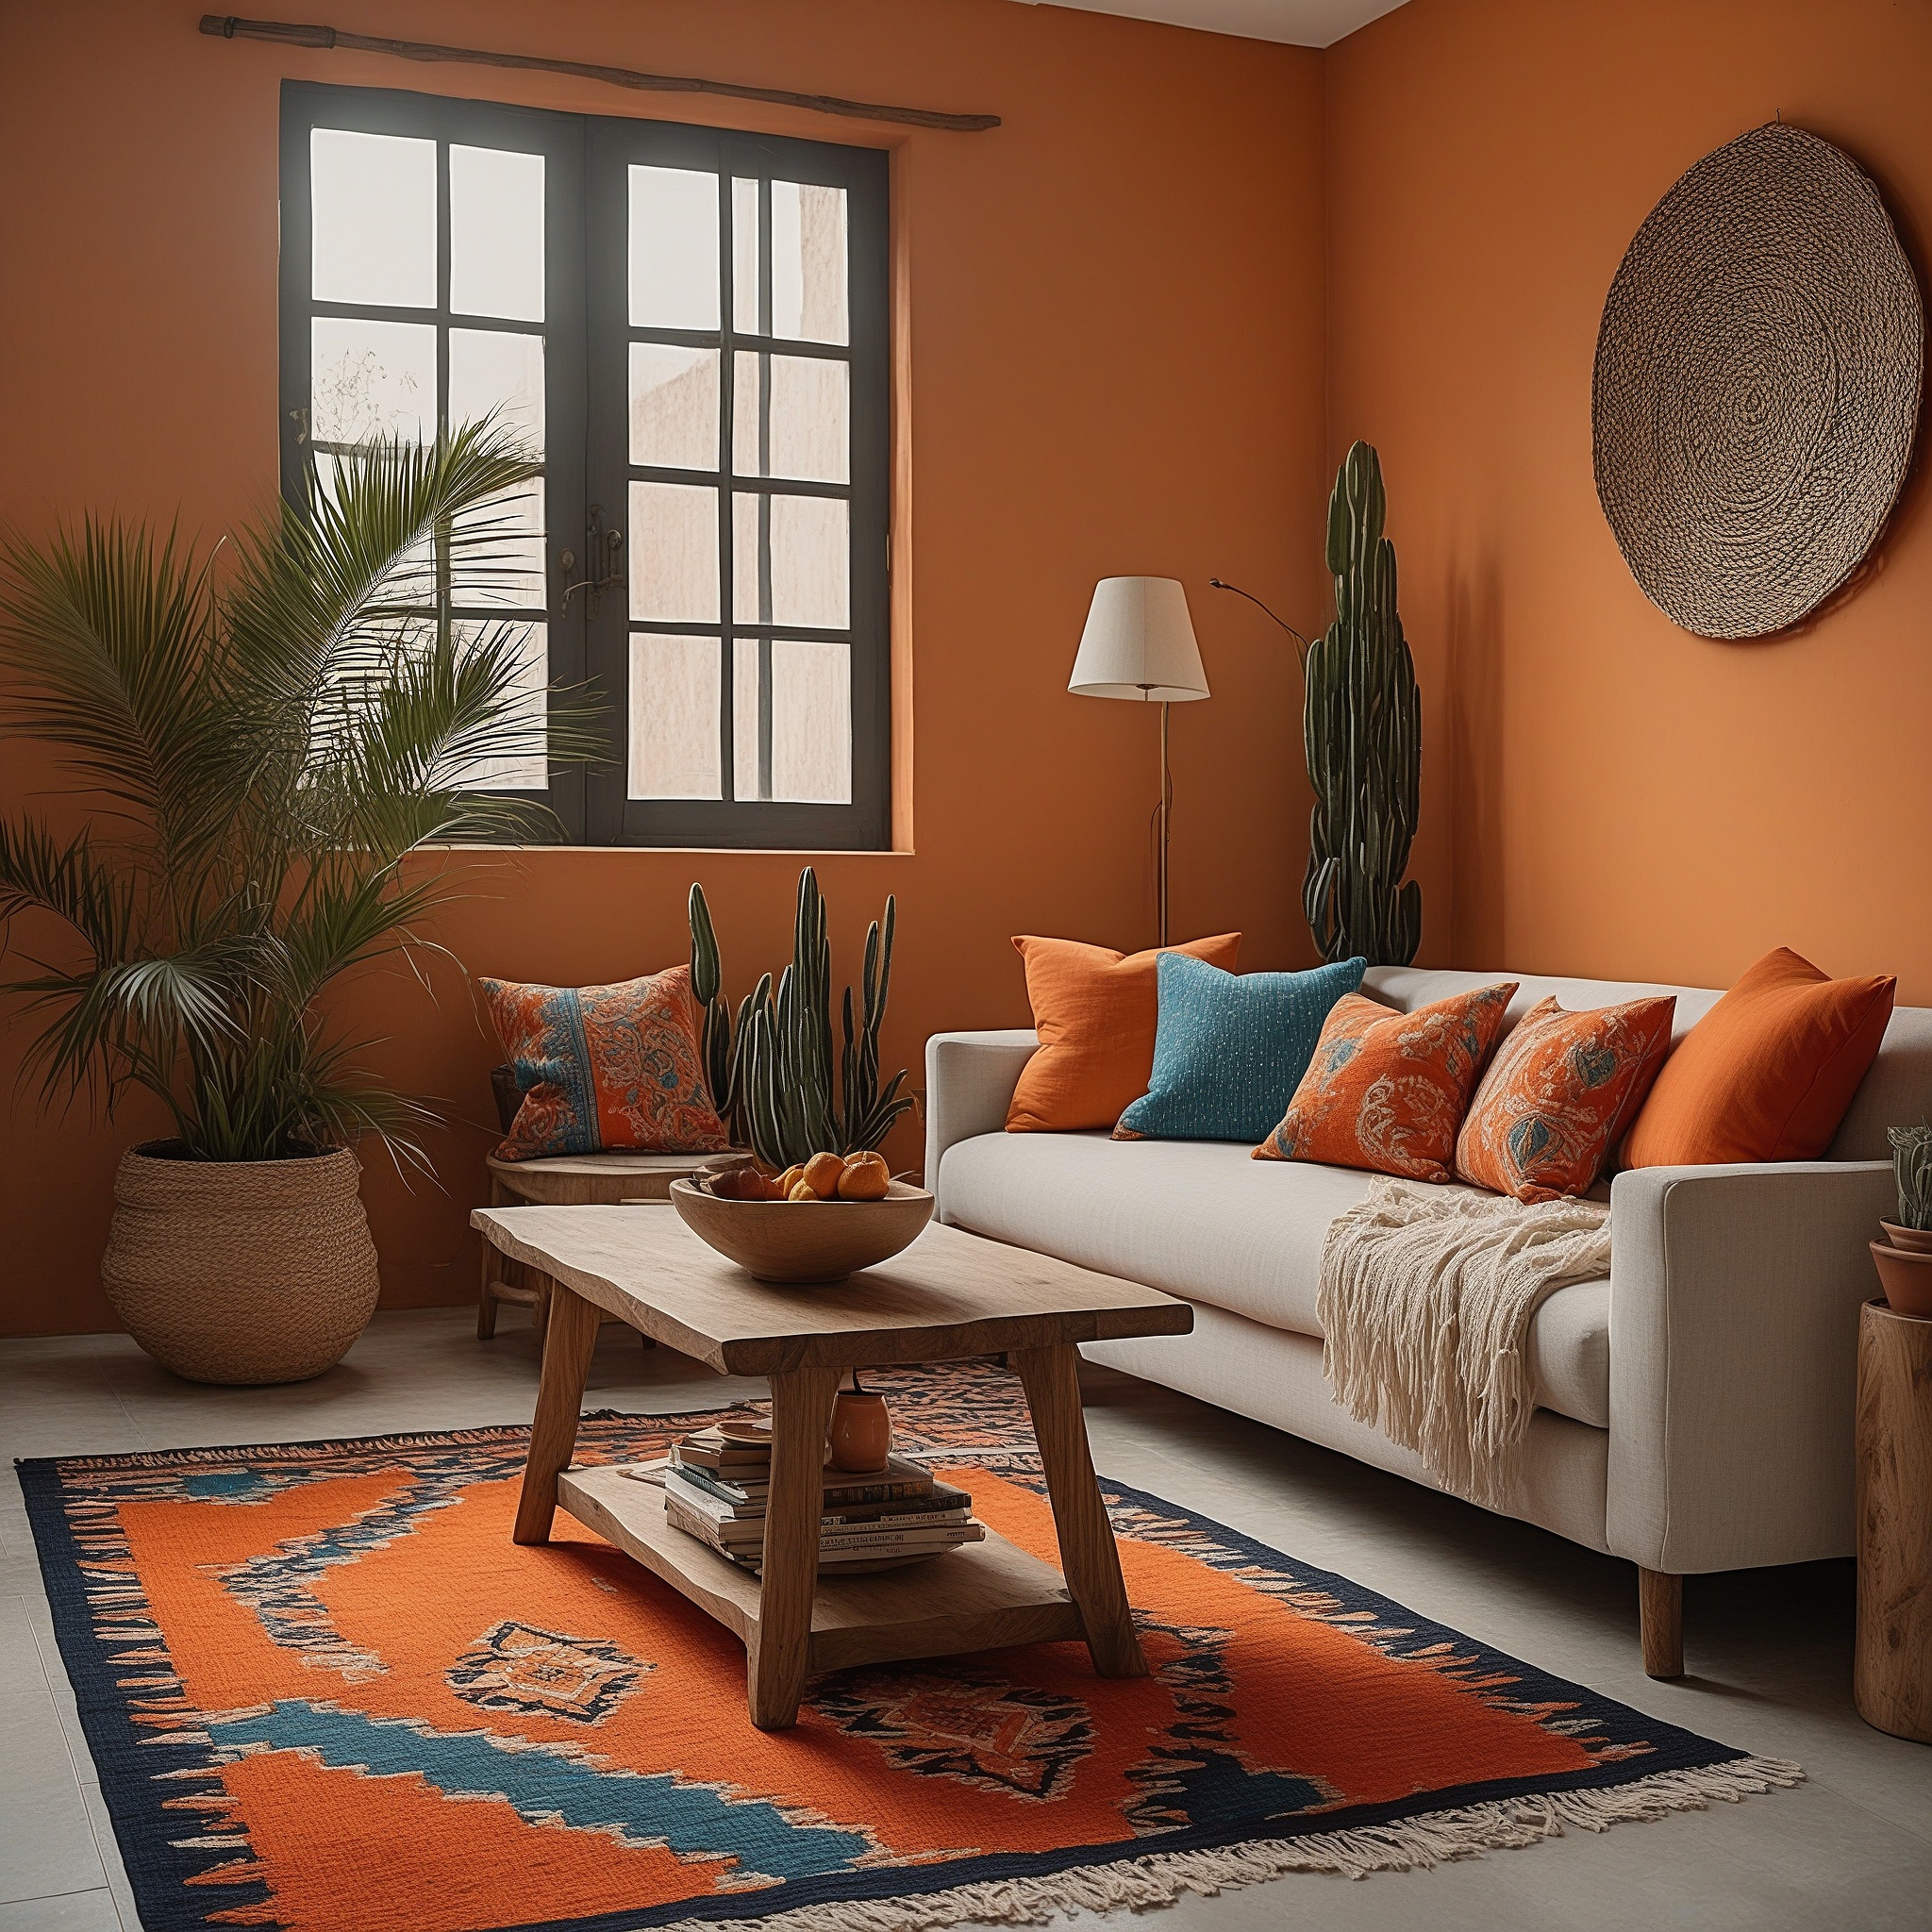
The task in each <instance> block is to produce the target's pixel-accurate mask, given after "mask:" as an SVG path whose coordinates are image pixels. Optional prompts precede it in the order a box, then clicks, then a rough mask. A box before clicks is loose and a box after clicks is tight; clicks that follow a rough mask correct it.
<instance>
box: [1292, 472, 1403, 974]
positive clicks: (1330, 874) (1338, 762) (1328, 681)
mask: <svg viewBox="0 0 1932 1932" xmlns="http://www.w3.org/2000/svg"><path fill="white" fill-rule="evenodd" d="M1387 508H1388V506H1387V501H1386V499H1385V497H1384V495H1383V492H1382V463H1381V459H1380V458H1378V457H1377V456H1376V454H1375V452H1374V449H1373V448H1372V447H1371V446H1370V445H1369V444H1368V443H1366V442H1357V443H1356V444H1355V445H1354V447H1353V448H1351V449H1350V451H1349V453H1348V455H1347V457H1346V458H1344V460H1343V462H1342V465H1341V470H1340V471H1339V472H1338V473H1337V475H1336V478H1335V491H1334V493H1333V495H1331V496H1330V497H1329V499H1328V568H1329V569H1330V570H1331V571H1333V572H1334V574H1335V622H1334V623H1333V624H1331V625H1329V626H1328V629H1327V631H1326V633H1325V634H1324V636H1322V637H1320V638H1318V639H1316V641H1314V642H1313V643H1312V644H1311V645H1309V647H1308V655H1307V675H1306V697H1305V700H1304V708H1303V713H1302V735H1303V741H1304V743H1305V745H1306V747H1307V759H1308V781H1309V783H1310V784H1311V785H1313V787H1314V789H1315V808H1314V811H1313V813H1312V814H1311V816H1310V821H1309V825H1308V870H1307V878H1306V879H1305V880H1304V882H1303V886H1302V905H1303V908H1304V909H1305V910H1306V912H1307V918H1308V928H1309V930H1310V931H1311V932H1312V933H1313V934H1314V936H1315V943H1316V945H1317V946H1319V947H1320V948H1321V950H1322V957H1323V958H1324V959H1352V958H1364V959H1366V960H1368V962H1369V963H1370V964H1371V965H1372V966H1407V964H1408V962H1409V961H1410V960H1411V959H1413V958H1415V954H1416V947H1417V946H1418V944H1420V942H1421V941H1422V931H1423V891H1422V887H1421V886H1420V885H1418V884H1417V883H1416V882H1415V880H1413V879H1410V880H1408V881H1407V884H1405V883H1404V882H1403V877H1402V875H1403V874H1404V873H1405V872H1406V871H1407V869H1408V848H1409V842H1410V841H1411V840H1412V839H1413V838H1414V837H1415V827H1416V818H1417V815H1418V808H1419V806H1420V803H1421V786H1422V742H1423V718H1422V695H1421V693H1420V692H1419V691H1417V690H1416V683H1415V664H1414V660H1413V659H1412V658H1410V656H1409V651H1408V643H1407V640H1406V639H1405V638H1404V637H1403V635H1402V618H1401V616H1400V614H1399V613H1398V612H1397V610H1396V607H1395V546H1394V545H1393V544H1392V543H1391V542H1390V541H1389V540H1388V538H1387V537H1385V536H1384V535H1383V534H1382V526H1383V523H1384V520H1385V517H1386V514H1387Z"/></svg>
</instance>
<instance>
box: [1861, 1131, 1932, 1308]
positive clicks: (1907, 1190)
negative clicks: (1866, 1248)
mask: <svg viewBox="0 0 1932 1932" xmlns="http://www.w3.org/2000/svg"><path fill="white" fill-rule="evenodd" d="M1890 1141H1891V1167H1892V1173H1893V1174H1894V1175H1895V1176H1896V1178H1897V1181H1898V1219H1897V1221H1895V1222H1893V1221H1881V1222H1880V1223H1879V1226H1880V1227H1882V1228H1883V1229H1884V1230H1885V1240H1884V1241H1874V1242H1873V1243H1872V1258H1873V1259H1874V1261H1875V1262H1876V1263H1877V1265H1878V1279H1879V1281H1880V1282H1881V1283H1882V1284H1883V1286H1884V1289H1885V1299H1886V1301H1887V1302H1888V1303H1890V1307H1891V1309H1892V1312H1893V1313H1894V1314H1899V1315H1915V1316H1920V1317H1926V1318H1932V1125H1927V1124H1924V1123H1922V1124H1920V1125H1918V1126H1916V1127H1893V1128H1892V1129H1891V1132H1890Z"/></svg>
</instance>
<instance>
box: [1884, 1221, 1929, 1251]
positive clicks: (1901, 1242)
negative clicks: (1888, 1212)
mask: <svg viewBox="0 0 1932 1932" xmlns="http://www.w3.org/2000/svg"><path fill="white" fill-rule="evenodd" d="M1879 1226H1880V1227H1882V1228H1883V1229H1884V1230H1885V1239H1886V1240H1887V1241H1890V1243H1891V1244H1892V1246H1893V1247H1895V1248H1902V1249H1904V1251H1905V1252H1906V1253H1907V1254H1908V1255H1932V1227H1901V1226H1900V1225H1899V1224H1898V1223H1897V1222H1895V1221H1881V1222H1880V1223H1879Z"/></svg>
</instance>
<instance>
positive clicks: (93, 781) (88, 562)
mask: <svg viewBox="0 0 1932 1932" xmlns="http://www.w3.org/2000/svg"><path fill="white" fill-rule="evenodd" d="M210 608H211V606H210V594H209V583H208V563H207V562H206V561H204V562H202V563H200V564H196V563H194V562H193V561H192V558H189V557H187V556H185V555H183V554H182V553H181V552H180V550H179V549H178V547H177V539H176V535H175V532H174V531H173V530H170V531H169V532H168V533H167V534H166V535H165V536H164V537H160V538H157V537H156V536H155V534H154V533H153V531H151V530H150V529H149V528H148V527H147V526H146V525H133V526H131V527H129V526H125V525H115V524H104V523H101V522H98V521H97V520H96V519H94V518H93V517H88V518H86V519H85V520H83V522H82V524H81V525H80V527H79V528H78V529H77V530H75V529H71V528H68V527H65V526H62V527H60V528H58V529H57V530H56V531H55V533H54V535H53V536H52V537H51V538H50V539H49V540H48V541H47V542H46V544H45V545H44V546H43V547H42V548H38V549H36V548H34V547H33V546H31V545H29V544H28V543H26V542H25V541H24V540H23V539H22V538H20V537H18V536H16V535H13V534H10V533H9V534H8V535H7V536H5V537H4V538H0V665H4V667H5V669H6V671H7V672H8V686H9V688H8V693H7V723H8V726H9V727H10V729H11V730H12V731H13V732H15V733H17V734H18V735H20V736H22V737H28V738H38V739H42V740H46V741H51V742H53V743H56V744H58V745H61V746H63V747H64V748H65V750H66V751H67V754H68V762H69V764H70V765H71V766H72V768H73V770H74V772H75V775H76V776H77V777H78V778H80V779H82V780H83V781H84V782H85V783H86V784H87V785H88V786H89V787H90V788H91V789H92V790H93V791H98V792H99V793H101V794H103V795H104V796H105V797H108V798H110V799H112V800H114V801H116V803H117V804H119V805H120V806H122V807H123V808H125V810H127V811H128V812H131V813H132V814H134V815H135V816H136V817H137V818H139V819H141V820H142V821H144V822H146V823H147V824H150V825H151V826H152V827H153V828H154V830H155V832H156V833H157V835H158V837H160V838H161V839H162V840H164V841H165V840H167V839H169V838H171V837H172V836H174V835H175V834H176V833H182V832H186V831H187V830H188V829H189V827H190V824H191V823H192V820H193V819H194V818H195V817H196V816H197V812H198V800H199V796H200V791H201V787H200V784H199V782H198V771H197V766H198V762H199V753H200V750H201V746H202V742H203V740H204V736H205V734H206V731H207V728H208V714H207V708H208V701H209V698H210V696H211V692H210V690H209V680H208V679H207V678H205V677H203V676H200V675H197V673H198V669H199V664H200V659H201V658H202V656H203V655H204V653H205V652H206V651H207V650H208V647H209V642H210V631H209V617H210Z"/></svg>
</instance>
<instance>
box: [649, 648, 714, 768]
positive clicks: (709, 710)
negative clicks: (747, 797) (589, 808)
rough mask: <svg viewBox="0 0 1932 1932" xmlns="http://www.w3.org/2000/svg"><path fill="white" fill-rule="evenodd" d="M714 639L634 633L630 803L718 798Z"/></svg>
mask: <svg viewBox="0 0 1932 1932" xmlns="http://www.w3.org/2000/svg"><path fill="white" fill-rule="evenodd" d="M719 662H720V658H719V646H718V640H717V639H716V638H668V637H652V636H649V635H646V634H638V633H633V635H632V637H631V641H630V795H631V796H632V797H633V798H721V797H723V796H724V790H723V787H722V786H721V784H720V782H719V758H718V724H719V705H720V682H721V680H720V677H719Z"/></svg>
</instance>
